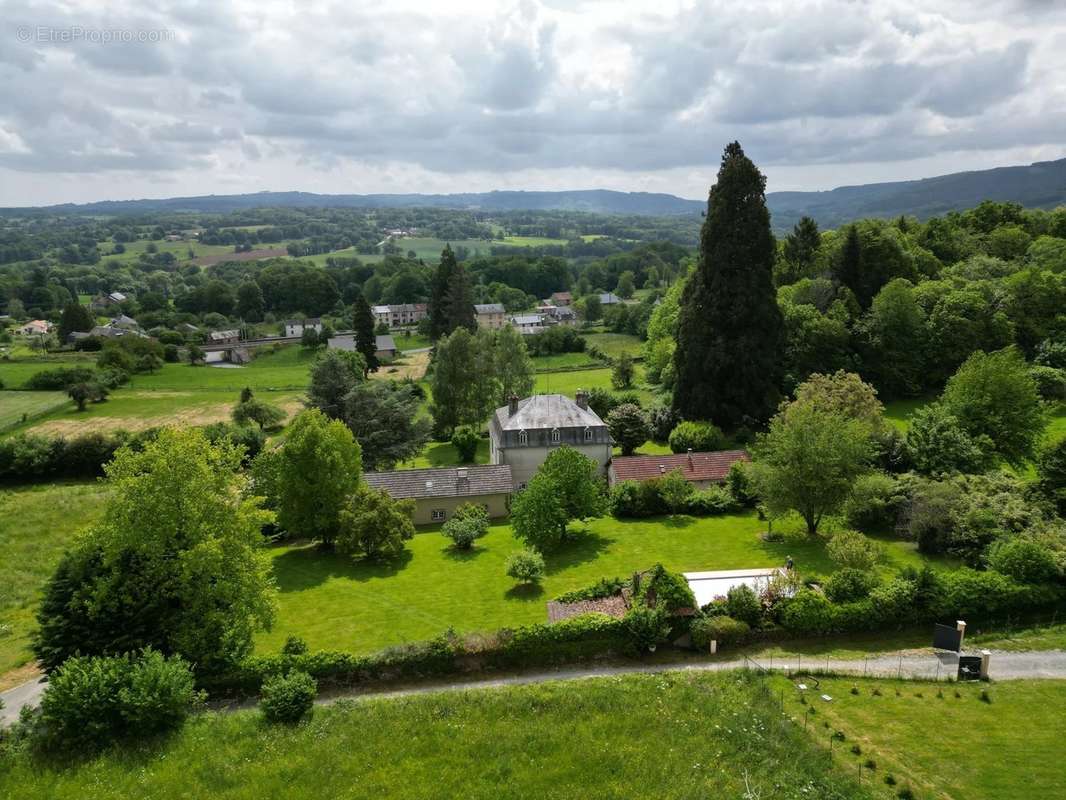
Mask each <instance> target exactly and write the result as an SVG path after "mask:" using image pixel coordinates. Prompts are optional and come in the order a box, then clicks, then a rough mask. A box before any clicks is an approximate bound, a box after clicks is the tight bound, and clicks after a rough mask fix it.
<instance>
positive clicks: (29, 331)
mask: <svg viewBox="0 0 1066 800" xmlns="http://www.w3.org/2000/svg"><path fill="white" fill-rule="evenodd" d="M53 327H54V326H53V325H52V323H51V322H49V321H48V320H46V319H35V320H31V321H30V322H27V323H26V324H25V325H23V326H22V327H20V328H16V329H15V333H17V334H18V335H19V336H43V335H44V334H46V333H49V332H50V331H51V330H52V328H53Z"/></svg>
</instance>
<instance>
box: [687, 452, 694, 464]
mask: <svg viewBox="0 0 1066 800" xmlns="http://www.w3.org/2000/svg"><path fill="white" fill-rule="evenodd" d="M688 468H689V469H694V467H693V466H692V448H691V447H690V448H689V449H688Z"/></svg>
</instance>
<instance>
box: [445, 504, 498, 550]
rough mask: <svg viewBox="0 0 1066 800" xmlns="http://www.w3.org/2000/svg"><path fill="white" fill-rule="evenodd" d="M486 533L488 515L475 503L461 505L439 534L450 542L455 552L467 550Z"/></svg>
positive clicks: (487, 529) (487, 530)
mask: <svg viewBox="0 0 1066 800" xmlns="http://www.w3.org/2000/svg"><path fill="white" fill-rule="evenodd" d="M488 532H489V514H488V512H487V511H486V510H485V508H484V507H483V506H480V505H477V504H476V503H463V504H462V505H461V506H459V508H457V509H455V513H454V514H452V518H451V519H450V520H448V521H447V522H445V523H444V526H443V527H442V528H441V533H443V534H444V535H445V536H447V537H448V538H449V539H451V540H452V544H454V545H455V549H456V550H469V549H470V548H472V547H473V546H474V542H476V541H477V540H478V539H480V538H481V537H482V536H484V535H485V534H487V533H488Z"/></svg>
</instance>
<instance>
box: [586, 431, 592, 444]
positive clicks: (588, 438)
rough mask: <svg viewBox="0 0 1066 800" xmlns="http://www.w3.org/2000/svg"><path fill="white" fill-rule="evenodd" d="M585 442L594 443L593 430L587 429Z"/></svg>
mask: <svg viewBox="0 0 1066 800" xmlns="http://www.w3.org/2000/svg"><path fill="white" fill-rule="evenodd" d="M585 441H586V442H591V441H592V428H585Z"/></svg>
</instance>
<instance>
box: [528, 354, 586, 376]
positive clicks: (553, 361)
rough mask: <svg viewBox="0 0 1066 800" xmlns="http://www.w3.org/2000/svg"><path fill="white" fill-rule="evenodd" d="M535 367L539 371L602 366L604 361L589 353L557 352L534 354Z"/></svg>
mask: <svg viewBox="0 0 1066 800" xmlns="http://www.w3.org/2000/svg"><path fill="white" fill-rule="evenodd" d="M532 359H533V368H534V369H535V370H537V372H544V371H545V370H557V369H589V368H597V367H602V366H603V362H602V361H597V360H596V359H594V358H593V357H592V356H590V355H589V354H588V353H555V354H553V355H550V356H533V357H532Z"/></svg>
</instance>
